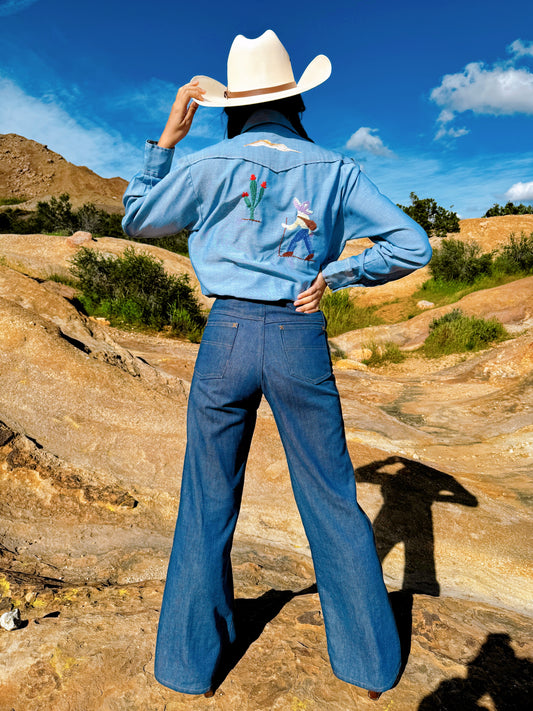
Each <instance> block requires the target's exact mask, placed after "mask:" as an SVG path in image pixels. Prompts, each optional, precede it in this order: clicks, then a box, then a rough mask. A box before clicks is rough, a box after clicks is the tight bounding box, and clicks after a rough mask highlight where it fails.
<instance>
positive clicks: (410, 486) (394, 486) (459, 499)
mask: <svg viewBox="0 0 533 711" xmlns="http://www.w3.org/2000/svg"><path fill="white" fill-rule="evenodd" d="M387 468H388V469H392V470H393V471H391V472H388V471H386V470H387ZM355 476H356V479H357V481H358V482H366V483H370V484H378V485H379V486H380V487H381V495H382V496H383V506H382V508H381V510H380V511H379V513H378V515H377V516H376V518H375V520H374V522H373V524H372V525H373V528H374V535H375V538H376V548H377V551H378V556H379V560H380V562H381V563H383V561H384V560H385V558H386V557H387V555H388V554H389V553H390V551H391V550H392V549H393V548H394V547H395V546H396V545H397V544H399V543H403V545H404V552H405V569H404V576H403V585H402V590H405V591H409V592H411V593H423V594H426V595H434V596H438V595H439V593H440V585H439V582H438V580H437V574H436V569H435V546H434V542H435V536H434V531H433V513H432V504H433V503H436V502H446V503H451V504H457V505H458V506H469V507H475V506H477V505H478V501H477V499H476V497H475V496H473V494H471V493H470V492H469V491H467V490H466V489H465V488H464V486H462V485H461V484H459V482H458V481H456V479H454V478H453V476H451V475H450V474H446V473H444V472H441V471H439V470H438V469H433V468H432V467H428V466H426V465H425V464H421V463H419V462H413V461H411V460H409V459H405V458H403V457H396V456H394V457H388V458H387V459H384V460H381V461H376V462H372V464H369V465H367V466H363V467H359V468H358V469H356V470H355Z"/></svg>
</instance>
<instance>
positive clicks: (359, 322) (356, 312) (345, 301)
mask: <svg viewBox="0 0 533 711" xmlns="http://www.w3.org/2000/svg"><path fill="white" fill-rule="evenodd" d="M320 308H321V309H322V311H323V312H324V315H325V317H326V321H327V323H328V336H329V337H330V338H334V337H335V336H338V335H339V334H340V333H346V332H347V331H355V330H356V329H357V328H366V326H377V325H378V324H380V323H383V321H382V319H380V318H379V317H378V316H376V315H375V311H376V308H375V307H372V306H364V307H359V306H357V304H355V303H354V302H353V300H352V299H351V298H350V294H349V292H348V290H347V289H341V290H340V291H333V292H332V291H329V290H328V291H326V293H325V294H324V296H323V297H322V301H321V302H320Z"/></svg>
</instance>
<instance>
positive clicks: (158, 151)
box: [143, 141, 174, 178]
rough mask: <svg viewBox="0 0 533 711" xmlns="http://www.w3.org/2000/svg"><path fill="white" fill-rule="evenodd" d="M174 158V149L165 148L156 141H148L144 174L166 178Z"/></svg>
mask: <svg viewBox="0 0 533 711" xmlns="http://www.w3.org/2000/svg"><path fill="white" fill-rule="evenodd" d="M173 156H174V149H173V148H163V147H162V146H158V145H157V142H156V141H146V143H145V146H144V166H143V172H144V173H146V174H147V175H151V176H153V177H154V178H164V177H165V175H166V174H167V173H168V172H169V170H170V166H171V165H172V157H173Z"/></svg>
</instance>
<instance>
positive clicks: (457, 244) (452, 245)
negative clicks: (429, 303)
mask: <svg viewBox="0 0 533 711" xmlns="http://www.w3.org/2000/svg"><path fill="white" fill-rule="evenodd" d="M491 270H492V253H487V254H482V253H481V247H480V246H479V244H477V243H476V242H461V240H458V239H453V237H449V238H447V239H445V240H443V241H442V244H441V246H440V247H438V248H436V249H434V250H433V256H432V258H431V261H430V263H429V271H430V273H431V276H432V277H433V278H434V279H435V280H436V281H444V282H452V281H455V282H459V283H463V284H473V283H474V281H475V280H476V279H477V278H478V277H480V276H482V275H483V274H490V273H491Z"/></svg>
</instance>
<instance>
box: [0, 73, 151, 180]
mask: <svg viewBox="0 0 533 711" xmlns="http://www.w3.org/2000/svg"><path fill="white" fill-rule="evenodd" d="M0 133H18V134H20V135H22V136H25V137H26V138H31V139H33V140H35V141H38V142H39V143H45V144H47V145H48V146H49V147H50V148H51V149H52V150H53V151H56V152H57V153H60V154H61V155H62V156H63V157H64V158H66V159H67V160H69V161H70V162H72V163H75V164H76V165H86V166H88V167H89V168H91V170H94V171H96V172H97V173H99V174H100V175H102V176H104V177H113V176H115V175H122V176H123V177H126V178H129V177H131V176H132V175H133V173H135V171H137V170H138V169H139V167H140V165H141V162H142V151H141V148H140V147H137V146H133V145H131V144H129V143H128V142H127V141H125V140H124V138H123V137H122V136H121V135H120V133H119V132H118V131H116V130H114V129H112V128H110V127H109V126H105V125H104V126H101V125H97V124H96V123H94V122H88V121H87V120H86V119H85V118H84V117H79V118H76V117H74V116H73V115H71V113H69V112H68V111H67V110H66V109H65V108H63V107H62V106H61V105H60V103H59V101H58V100H57V98H56V97H54V96H50V95H48V96H47V97H46V98H36V97H34V96H31V95H29V94H27V93H26V92H25V91H24V90H23V89H21V88H20V87H19V86H18V85H17V84H16V83H15V82H13V81H11V80H10V79H5V78H2V77H0Z"/></svg>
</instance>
